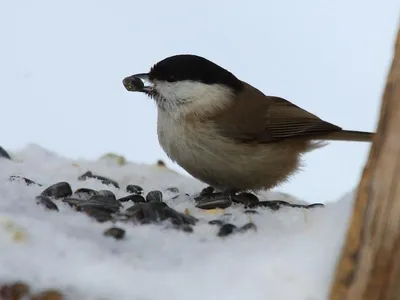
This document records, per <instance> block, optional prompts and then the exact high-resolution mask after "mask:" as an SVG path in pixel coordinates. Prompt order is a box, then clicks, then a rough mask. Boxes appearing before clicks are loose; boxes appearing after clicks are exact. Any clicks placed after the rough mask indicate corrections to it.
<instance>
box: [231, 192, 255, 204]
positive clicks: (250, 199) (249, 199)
mask: <svg viewBox="0 0 400 300" xmlns="http://www.w3.org/2000/svg"><path fill="white" fill-rule="evenodd" d="M232 201H233V202H235V203H241V204H244V205H250V204H255V203H258V202H260V200H259V199H258V197H257V196H256V195H254V194H252V193H240V194H237V195H232Z"/></svg>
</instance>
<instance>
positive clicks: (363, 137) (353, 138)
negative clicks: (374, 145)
mask: <svg viewBox="0 0 400 300" xmlns="http://www.w3.org/2000/svg"><path fill="white" fill-rule="evenodd" d="M373 136H374V134H373V133H372V132H365V131H353V130H342V131H336V132H332V133H328V134H325V135H323V136H321V137H319V138H317V139H316V140H324V141H349V142H372V138H373Z"/></svg>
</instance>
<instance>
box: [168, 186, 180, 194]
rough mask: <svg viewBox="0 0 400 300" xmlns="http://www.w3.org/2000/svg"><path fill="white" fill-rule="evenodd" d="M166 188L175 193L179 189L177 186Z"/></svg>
mask: <svg viewBox="0 0 400 300" xmlns="http://www.w3.org/2000/svg"><path fill="white" fill-rule="evenodd" d="M166 190H167V191H168V192H171V193H175V194H177V193H179V189H178V188H177V187H169V188H167V189H166Z"/></svg>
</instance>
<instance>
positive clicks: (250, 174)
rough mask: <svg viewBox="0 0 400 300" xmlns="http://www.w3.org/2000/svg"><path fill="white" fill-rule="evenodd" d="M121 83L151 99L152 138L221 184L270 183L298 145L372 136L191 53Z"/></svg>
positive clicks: (198, 174) (292, 164)
mask: <svg viewBox="0 0 400 300" xmlns="http://www.w3.org/2000/svg"><path fill="white" fill-rule="evenodd" d="M142 80H144V81H147V82H148V83H149V84H148V85H145V84H144V83H143V82H142ZM123 84H124V86H125V88H126V89H127V90H128V91H135V92H142V93H145V94H146V95H148V96H149V97H151V98H152V99H154V100H155V103H156V104H157V108H158V114H157V115H158V120H157V132H158V140H159V143H160V145H161V147H162V148H163V149H164V151H165V152H166V154H167V155H168V156H169V158H170V159H171V160H173V161H174V162H176V163H178V164H179V165H180V166H181V167H182V168H183V169H185V170H186V171H187V172H188V173H189V174H191V175H192V176H193V177H195V178H197V179H199V180H200V181H202V182H204V183H206V184H208V185H210V186H212V187H214V188H216V189H219V190H223V191H241V190H253V191H257V190H267V189H271V188H273V187H276V186H277V185H279V184H281V183H283V182H285V181H287V180H288V178H290V177H291V176H292V175H293V174H294V173H296V171H298V170H299V169H300V166H301V157H302V155H303V154H304V153H307V152H309V151H312V150H315V149H317V148H321V147H323V146H325V145H326V144H327V143H326V141H330V140H339V141H358V142H370V141H371V140H372V136H373V133H370V132H361V131H350V130H343V129H342V128H340V127H338V126H336V125H334V124H332V123H328V122H326V121H324V120H322V119H320V118H318V117H317V116H315V115H313V114H311V113H309V112H308V111H305V110H304V109H302V108H300V107H298V106H296V105H294V104H293V103H291V102H289V101H287V100H285V99H283V98H280V97H275V96H266V95H264V94H263V93H262V92H261V91H259V90H258V89H256V88H255V87H253V86H251V85H250V84H248V83H246V82H244V81H242V80H240V79H238V78H237V77H236V76H235V75H233V74H232V73H230V72H229V71H227V70H225V69H224V68H222V67H220V66H218V65H217V64H215V63H213V62H211V61H209V60H207V59H205V58H203V57H199V56H196V55H175V56H171V57H168V58H166V59H164V60H162V61H160V62H158V63H156V64H155V65H154V66H153V67H152V68H151V69H150V72H149V73H141V74H136V75H132V76H129V77H126V78H125V79H124V80H123Z"/></svg>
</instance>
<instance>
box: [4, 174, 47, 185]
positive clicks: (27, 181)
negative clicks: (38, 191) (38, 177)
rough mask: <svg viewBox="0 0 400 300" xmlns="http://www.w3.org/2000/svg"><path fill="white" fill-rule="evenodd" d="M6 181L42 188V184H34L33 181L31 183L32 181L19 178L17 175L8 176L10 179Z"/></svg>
mask: <svg viewBox="0 0 400 300" xmlns="http://www.w3.org/2000/svg"><path fill="white" fill-rule="evenodd" d="M8 180H10V181H21V180H22V181H24V182H25V184H26V185H28V186H29V185H38V186H43V185H42V184H40V183H37V182H35V181H33V180H31V179H29V178H26V177H22V176H19V175H13V176H10V178H9V179H8Z"/></svg>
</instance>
